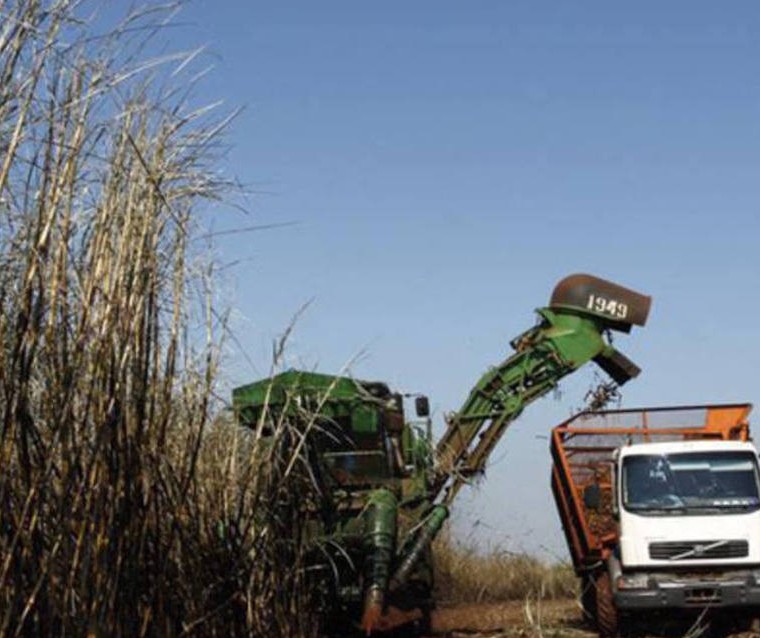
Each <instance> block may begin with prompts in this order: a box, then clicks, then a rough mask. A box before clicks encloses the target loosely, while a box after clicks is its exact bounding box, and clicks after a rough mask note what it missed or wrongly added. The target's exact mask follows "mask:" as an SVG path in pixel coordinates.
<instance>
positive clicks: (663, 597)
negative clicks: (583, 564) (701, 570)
mask: <svg viewBox="0 0 760 638" xmlns="http://www.w3.org/2000/svg"><path fill="white" fill-rule="evenodd" d="M614 595H615V605H616V606H617V607H618V608H619V609H665V608H669V609H672V608H676V609H678V608H680V609H693V608H702V607H753V606H757V607H760V582H759V581H758V580H757V579H756V578H755V576H754V575H753V574H752V573H751V572H744V571H743V572H735V573H731V574H721V576H720V578H719V579H711V578H709V577H707V576H705V577H702V576H695V577H683V576H677V575H675V574H650V575H649V583H648V586H647V588H646V589H619V588H617V587H615V591H614Z"/></svg>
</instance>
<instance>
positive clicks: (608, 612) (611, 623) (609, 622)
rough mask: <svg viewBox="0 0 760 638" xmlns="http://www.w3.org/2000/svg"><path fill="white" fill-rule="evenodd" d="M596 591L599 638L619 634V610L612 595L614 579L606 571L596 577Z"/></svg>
mask: <svg viewBox="0 0 760 638" xmlns="http://www.w3.org/2000/svg"><path fill="white" fill-rule="evenodd" d="M594 585H595V587H594V590H595V591H596V627H597V630H598V631H599V638H612V637H613V636H617V633H618V629H619V618H618V610H617V608H616V607H615V599H614V597H613V595H612V581H611V580H610V575H609V574H608V573H607V572H606V571H605V572H602V573H600V574H599V575H598V576H597V577H596V578H595V579H594Z"/></svg>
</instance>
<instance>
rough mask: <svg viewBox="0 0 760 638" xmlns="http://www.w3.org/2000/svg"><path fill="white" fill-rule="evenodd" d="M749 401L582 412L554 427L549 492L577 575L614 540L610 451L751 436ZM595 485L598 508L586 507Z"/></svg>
mask: <svg viewBox="0 0 760 638" xmlns="http://www.w3.org/2000/svg"><path fill="white" fill-rule="evenodd" d="M751 409H752V407H751V405H749V404H732V405H704V406H688V407H667V408H644V409H635V410H607V411H602V412H581V413H579V414H577V415H575V416H574V417H572V418H570V419H568V420H567V421H565V422H564V423H562V424H560V425H558V426H557V427H555V428H554V429H553V430H552V437H551V453H552V459H553V461H554V465H553V467H552V479H551V484H552V492H553V494H554V499H555V501H556V503H557V509H558V511H559V515H560V519H561V520H562V527H563V529H564V532H565V538H566V540H567V545H568V549H569V550H570V555H571V557H572V560H573V566H574V567H575V570H576V572H577V573H579V574H580V573H581V572H584V571H587V570H588V568H590V567H592V566H593V565H594V564H596V563H598V562H599V561H601V560H604V559H605V558H606V557H607V555H608V554H609V552H610V551H612V548H613V547H614V546H615V544H616V542H617V523H616V520H615V515H614V512H613V493H612V492H613V490H612V479H613V465H614V459H613V453H614V451H615V450H616V449H618V448H619V447H622V446H625V445H631V444H633V443H646V442H661V441H683V440H689V439H723V440H739V441H746V440H748V439H749V423H748V421H747V416H748V414H749V412H750V410H751ZM594 484H596V485H598V486H599V488H600V491H601V507H599V508H598V509H594V510H590V509H588V508H587V507H586V506H585V505H584V499H583V494H584V490H585V489H586V488H587V487H588V486H590V485H594Z"/></svg>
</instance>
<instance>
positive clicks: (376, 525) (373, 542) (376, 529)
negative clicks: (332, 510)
mask: <svg viewBox="0 0 760 638" xmlns="http://www.w3.org/2000/svg"><path fill="white" fill-rule="evenodd" d="M397 514H398V500H397V498H396V496H395V494H394V493H393V492H391V491H390V490H388V489H386V488H380V489H377V490H375V491H374V492H372V494H371V495H370V497H369V501H368V503H367V509H366V512H365V516H366V517H367V518H366V521H367V527H366V529H367V532H366V537H365V544H366V556H367V561H366V573H365V576H366V582H367V583H368V586H367V589H366V592H365V595H364V613H363V615H362V629H364V631H366V632H367V635H369V634H370V633H372V630H373V628H374V627H375V626H376V625H377V622H378V621H379V620H380V617H381V616H382V614H383V607H384V605H385V595H386V593H387V591H388V582H389V580H390V570H391V561H392V559H393V550H394V543H395V540H396V517H397Z"/></svg>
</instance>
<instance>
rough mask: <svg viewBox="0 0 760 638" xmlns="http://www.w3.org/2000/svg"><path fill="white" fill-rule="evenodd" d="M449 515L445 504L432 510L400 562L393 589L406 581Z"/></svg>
mask: <svg viewBox="0 0 760 638" xmlns="http://www.w3.org/2000/svg"><path fill="white" fill-rule="evenodd" d="M448 516H449V509H448V507H446V506H445V505H436V506H435V507H434V508H433V509H432V510H431V512H430V514H429V515H428V517H427V519H426V520H425V522H424V524H423V525H422V528H421V529H420V530H419V532H418V534H417V538H415V539H414V543H413V544H412V546H411V548H410V549H409V551H408V552H407V553H406V556H404V558H403V560H402V561H401V563H400V564H399V566H398V568H397V569H396V573H395V574H393V578H392V579H391V589H396V588H397V587H401V586H402V585H403V584H404V583H406V581H407V579H408V578H409V575H410V574H411V573H412V570H413V569H414V566H415V565H416V564H417V561H418V560H419V558H420V556H422V554H423V552H424V551H425V550H426V549H427V548H428V547H429V546H430V543H432V542H433V539H434V538H435V537H436V535H437V534H438V532H439V531H440V530H441V527H443V523H444V522H445V521H446V519H447V518H448Z"/></svg>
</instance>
